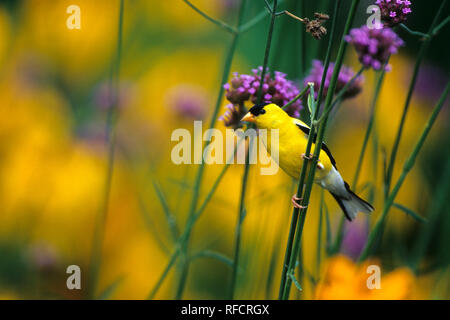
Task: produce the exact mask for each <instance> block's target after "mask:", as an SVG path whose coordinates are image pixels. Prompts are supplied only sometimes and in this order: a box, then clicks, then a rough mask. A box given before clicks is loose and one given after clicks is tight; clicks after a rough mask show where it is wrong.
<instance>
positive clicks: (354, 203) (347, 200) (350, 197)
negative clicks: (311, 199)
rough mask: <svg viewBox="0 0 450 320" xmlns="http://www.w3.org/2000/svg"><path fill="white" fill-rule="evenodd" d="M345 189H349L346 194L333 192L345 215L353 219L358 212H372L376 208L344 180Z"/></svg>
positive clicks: (350, 219)
mask: <svg viewBox="0 0 450 320" xmlns="http://www.w3.org/2000/svg"><path fill="white" fill-rule="evenodd" d="M344 184H345V189H346V190H347V194H346V195H345V196H341V195H337V194H335V193H332V192H330V193H331V195H332V196H333V197H334V199H335V200H336V201H337V203H338V204H339V206H340V207H341V209H342V211H343V212H344V215H345V217H346V218H347V219H348V220H349V221H352V220H353V219H355V218H356V215H357V214H358V212H364V213H371V212H372V211H373V210H374V209H373V207H372V205H371V204H370V203H368V202H367V201H366V200H364V199H361V198H360V197H358V196H357V195H356V194H355V193H354V192H353V191H352V190H351V189H350V187H349V185H348V183H347V182H344Z"/></svg>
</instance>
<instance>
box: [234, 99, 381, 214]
mask: <svg viewBox="0 0 450 320" xmlns="http://www.w3.org/2000/svg"><path fill="white" fill-rule="evenodd" d="M242 121H247V122H252V123H254V124H255V125H256V127H257V128H258V129H267V130H272V129H278V133H279V140H278V165H279V166H280V168H281V169H283V170H284V171H285V172H286V173H287V174H288V175H290V176H291V177H293V178H294V179H299V177H300V171H301V168H302V165H303V159H306V160H309V159H310V155H305V152H306V145H307V142H308V135H309V127H308V126H307V125H306V124H305V123H304V122H302V121H300V120H298V119H295V118H291V117H290V116H289V115H288V114H287V113H286V112H285V111H284V110H283V109H281V108H280V107H279V106H277V105H276V104H273V103H270V104H261V105H255V106H253V107H252V108H251V109H250V110H249V112H248V113H247V114H246V115H245V116H244V117H243V118H242ZM270 137H271V135H269V134H268V135H267V139H266V140H265V141H264V143H265V146H266V149H267V151H268V152H269V153H271V149H272V148H274V147H275V146H273V145H272V141H271V138H270ZM314 148H315V144H314V143H313V145H312V147H311V153H314ZM314 182H315V183H317V184H318V185H320V186H321V187H322V188H324V189H326V190H328V191H329V192H330V193H331V195H332V196H333V197H334V199H336V201H337V202H338V204H339V206H340V207H341V209H342V211H343V212H344V214H345V216H346V218H347V219H348V220H350V221H351V220H353V219H354V218H355V217H356V215H357V213H358V212H364V213H370V212H372V211H373V207H372V205H370V203H368V202H367V201H365V200H363V199H361V198H360V197H358V196H357V195H356V194H355V193H354V192H353V191H352V190H350V187H349V185H348V184H347V183H346V182H345V181H344V180H343V179H342V177H341V175H340V173H339V171H338V170H337V168H336V161H335V160H334V158H333V156H332V155H331V152H330V150H329V149H328V147H327V146H326V145H325V143H322V150H320V155H319V161H318V163H317V170H316V173H315V177H314ZM298 200H301V199H299V198H297V196H296V195H293V196H292V203H293V205H294V206H295V207H297V208H301V206H300V204H298V203H297V201H298Z"/></svg>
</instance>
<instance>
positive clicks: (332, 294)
mask: <svg viewBox="0 0 450 320" xmlns="http://www.w3.org/2000/svg"><path fill="white" fill-rule="evenodd" d="M369 265H377V263H376V262H374V261H371V262H366V263H365V264H363V265H361V266H358V265H356V264H355V263H353V262H352V261H351V260H350V259H349V258H347V257H346V256H344V255H338V256H335V257H332V258H331V259H330V260H329V261H328V267H327V270H326V272H325V277H324V278H323V280H322V281H321V282H320V283H319V284H318V286H317V287H316V292H315V297H316V299H324V300H328V299H333V300H335V299H337V300H340V299H351V300H374V299H385V300H402V299H410V298H412V291H413V283H414V276H413V274H412V272H411V271H410V270H409V269H407V268H399V269H395V270H394V271H392V272H390V273H387V274H385V273H383V272H382V274H381V277H382V278H381V288H379V289H375V288H374V289H369V288H368V286H367V281H368V278H369V277H370V276H371V273H370V272H369V273H367V267H368V266H369Z"/></svg>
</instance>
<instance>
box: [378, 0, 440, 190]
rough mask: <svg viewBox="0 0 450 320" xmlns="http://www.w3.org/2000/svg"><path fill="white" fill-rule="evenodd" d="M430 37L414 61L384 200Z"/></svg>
mask: <svg viewBox="0 0 450 320" xmlns="http://www.w3.org/2000/svg"><path fill="white" fill-rule="evenodd" d="M446 3H447V0H444V1H442V3H441V6H440V7H439V9H438V11H437V13H436V16H435V17H434V19H433V22H432V23H431V26H430V29H429V31H428V35H431V34H432V32H433V29H434V27H435V25H436V24H437V22H438V19H439V16H440V15H441V12H442V10H443V8H444V7H445V4H446ZM431 39H432V37H428V38H427V39H426V40H425V41H424V42H423V43H422V45H421V47H420V50H419V53H418V56H417V60H416V64H415V66H414V71H413V75H412V78H411V83H410V85H409V89H408V93H407V95H406V100H405V105H404V107H403V113H402V117H401V120H400V124H399V127H398V130H397V134H396V136H395V140H394V144H393V147H392V151H391V155H390V157H389V165H388V168H387V174H386V184H385V187H384V194H385V198H386V197H387V196H388V194H389V189H390V185H391V181H392V174H393V171H394V165H395V160H396V157H397V152H398V147H399V145H400V140H401V137H402V133H403V127H404V125H405V121H406V116H407V114H408V110H409V106H410V102H411V98H412V95H413V92H414V87H415V85H416V81H417V76H418V74H419V69H420V65H421V64H422V60H423V59H424V58H425V53H426V52H427V49H428V47H429V46H430V41H431Z"/></svg>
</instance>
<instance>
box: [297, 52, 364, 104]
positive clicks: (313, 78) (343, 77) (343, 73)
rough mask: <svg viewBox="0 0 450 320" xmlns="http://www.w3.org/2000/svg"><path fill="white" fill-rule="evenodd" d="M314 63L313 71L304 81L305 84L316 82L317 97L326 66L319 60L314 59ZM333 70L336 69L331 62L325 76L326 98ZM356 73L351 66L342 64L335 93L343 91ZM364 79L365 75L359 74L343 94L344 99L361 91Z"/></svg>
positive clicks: (324, 90)
mask: <svg viewBox="0 0 450 320" xmlns="http://www.w3.org/2000/svg"><path fill="white" fill-rule="evenodd" d="M312 64H313V67H312V69H311V72H310V74H309V75H308V76H307V77H306V78H305V80H304V81H303V83H304V84H305V86H306V85H307V84H308V83H309V82H312V83H314V92H315V97H316V98H317V94H318V92H319V88H320V83H321V82H322V75H323V71H324V67H323V64H322V62H321V61H319V60H313V63H312ZM333 70H334V63H330V64H329V66H328V70H327V75H326V77H325V83H324V87H323V93H322V98H325V97H326V96H327V93H328V88H329V86H330V81H331V76H332V75H333ZM354 75H355V73H354V72H353V70H352V69H351V68H349V67H346V66H342V67H341V70H340V71H339V76H338V81H337V84H336V91H335V93H338V92H339V91H341V90H342V89H343V88H344V86H345V85H346V84H347V83H348V82H349V81H350V80H351V79H352V78H353V76H354ZM363 81H364V77H363V76H362V75H360V76H358V77H357V78H356V79H355V80H354V81H353V83H352V84H351V85H350V87H349V88H348V89H347V90H346V91H345V93H344V95H343V99H347V98H353V97H354V96H356V95H357V94H358V93H360V92H361V90H362V84H363Z"/></svg>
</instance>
